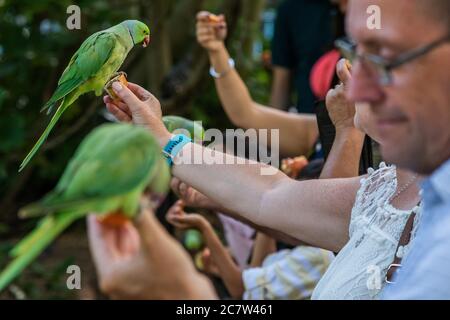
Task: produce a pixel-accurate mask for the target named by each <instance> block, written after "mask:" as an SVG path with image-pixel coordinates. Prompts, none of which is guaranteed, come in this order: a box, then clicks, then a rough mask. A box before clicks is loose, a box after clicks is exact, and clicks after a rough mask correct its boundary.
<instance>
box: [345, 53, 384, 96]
mask: <svg viewBox="0 0 450 320" xmlns="http://www.w3.org/2000/svg"><path fill="white" fill-rule="evenodd" d="M347 98H348V99H349V100H350V101H353V102H355V103H369V104H376V103H378V102H380V101H381V100H382V99H383V98H384V93H383V90H382V87H381V85H380V84H379V82H378V81H377V78H376V77H375V76H374V74H373V73H371V72H370V70H368V68H367V67H365V66H364V65H363V64H362V63H361V62H360V61H357V62H356V63H354V65H353V67H352V77H351V79H350V81H349V83H348V87H347Z"/></svg>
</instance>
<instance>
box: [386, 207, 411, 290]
mask: <svg viewBox="0 0 450 320" xmlns="http://www.w3.org/2000/svg"><path fill="white" fill-rule="evenodd" d="M415 216H416V214H415V213H414V212H412V213H411V214H410V215H409V218H408V220H407V221H406V224H405V228H404V229H403V232H402V235H401V236H400V240H399V241H398V245H397V249H395V253H394V260H393V261H392V263H391V264H390V266H389V268H388V271H387V274H386V282H387V283H392V281H391V279H392V277H393V276H394V274H395V272H396V271H397V269H398V268H400V267H401V262H402V258H401V257H398V256H397V253H398V249H399V248H400V247H404V246H406V245H408V243H409V241H410V240H411V232H412V229H413V226H414V218H415Z"/></svg>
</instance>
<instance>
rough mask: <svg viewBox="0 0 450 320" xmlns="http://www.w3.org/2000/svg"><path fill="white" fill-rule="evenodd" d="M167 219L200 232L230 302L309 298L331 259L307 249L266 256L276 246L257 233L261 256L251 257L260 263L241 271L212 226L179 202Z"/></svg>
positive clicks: (302, 247) (184, 227)
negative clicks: (189, 211) (230, 299)
mask: <svg viewBox="0 0 450 320" xmlns="http://www.w3.org/2000/svg"><path fill="white" fill-rule="evenodd" d="M166 217H167V221H169V222H170V223H172V224H173V225H174V226H175V227H177V228H180V229H190V228H196V229H198V230H199V231H200V232H201V233H202V235H203V238H204V240H205V242H206V246H207V248H208V255H210V257H209V259H210V261H211V263H212V264H213V265H214V270H217V272H218V275H219V276H220V277H221V278H222V280H223V281H224V283H225V286H226V287H227V289H228V291H229V293H230V295H231V298H233V299H244V300H254V299H258V300H260V299H267V300H268V299H296V300H298V299H309V298H310V297H311V293H312V291H313V290H314V287H315V286H316V284H317V282H318V281H319V279H320V277H321V276H322V275H323V274H324V272H325V270H326V268H327V267H328V265H329V264H330V262H331V260H332V259H333V255H332V254H331V253H330V252H327V251H325V250H321V249H318V248H312V247H306V246H299V247H297V248H295V249H292V250H288V249H285V250H282V251H279V252H276V253H275V252H272V253H271V254H270V255H268V254H267V253H268V250H267V249H268V248H267V247H269V248H270V247H272V249H273V250H275V246H274V245H275V243H274V241H273V239H271V238H270V237H267V236H265V235H264V234H261V233H259V234H258V236H257V239H256V241H255V248H254V252H253V254H254V255H258V254H259V253H260V252H261V251H263V252H264V254H262V255H258V256H257V257H255V256H254V258H256V260H259V261H257V262H256V261H255V262H253V263H252V265H251V267H250V268H246V269H245V270H243V269H242V268H240V267H239V265H237V264H236V263H235V262H234V261H233V258H232V257H231V255H230V252H229V251H228V250H227V248H226V247H225V246H224V245H223V244H222V243H221V241H220V239H219V237H218V236H217V235H216V233H215V231H214V228H213V227H212V226H211V223H210V222H209V221H208V220H207V219H206V218H205V217H203V216H202V215H200V214H198V213H186V212H185V211H184V205H183V202H182V201H181V200H180V201H178V202H177V203H176V204H174V206H172V208H170V209H169V211H168V212H167V216H166ZM287 275H290V276H289V277H287Z"/></svg>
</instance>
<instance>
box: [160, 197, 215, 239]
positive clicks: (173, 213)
mask: <svg viewBox="0 0 450 320" xmlns="http://www.w3.org/2000/svg"><path fill="white" fill-rule="evenodd" d="M166 220H167V221H168V222H169V223H170V224H172V225H173V226H175V227H176V228H179V229H198V230H199V231H200V232H202V231H203V230H204V229H205V228H207V227H211V224H210V223H209V221H208V220H206V219H205V217H203V216H202V215H200V214H198V213H186V212H185V211H184V203H183V201H182V200H178V201H177V202H175V204H174V205H173V206H172V207H171V208H170V209H169V210H168V211H167V214H166Z"/></svg>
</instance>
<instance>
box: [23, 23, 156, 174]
mask: <svg viewBox="0 0 450 320" xmlns="http://www.w3.org/2000/svg"><path fill="white" fill-rule="evenodd" d="M149 42H150V30H149V28H148V27H147V25H145V24H144V23H142V22H140V21H137V20H126V21H123V22H121V23H119V24H118V25H115V26H113V27H111V28H109V29H106V30H102V31H99V32H96V33H94V34H93V35H91V36H90V37H88V38H87V39H86V40H85V41H84V42H83V43H82V44H81V46H80V48H79V49H78V50H77V52H75V54H74V55H73V56H72V58H71V59H70V62H69V64H68V66H67V67H66V69H65V70H64V72H63V74H62V76H61V78H60V79H59V81H58V87H57V88H56V90H55V92H54V93H53V95H52V97H51V98H50V100H49V101H48V102H47V103H46V104H45V105H44V107H43V108H42V110H41V111H43V110H45V109H48V112H49V113H50V112H51V111H52V109H53V106H54V105H55V104H56V103H58V102H60V101H61V104H60V105H59V107H58V109H57V110H56V112H55V114H54V115H53V117H52V119H51V120H50V123H49V124H48V126H47V128H46V129H45V131H44V132H43V134H42V135H41V137H40V138H39V140H38V141H37V142H36V144H35V145H34V146H33V148H32V149H31V151H30V152H29V153H28V155H27V156H26V157H25V159H24V160H23V161H22V164H21V165H20V168H19V171H21V170H22V169H23V168H24V167H25V166H26V165H27V164H28V162H30V160H31V158H32V157H33V156H34V155H35V153H36V152H37V151H38V150H39V148H40V146H41V145H42V144H43V143H44V141H45V140H46V139H47V137H48V135H49V133H50V131H51V130H52V129H53V127H54V126H55V124H56V122H57V121H58V120H59V118H60V117H61V115H62V114H63V112H64V111H66V109H67V108H68V107H69V106H70V105H71V104H72V103H73V102H74V101H75V100H77V99H78V97H79V96H81V95H82V94H85V93H87V92H91V91H93V92H95V94H96V95H97V96H100V95H101V94H102V91H103V87H104V86H105V84H106V82H108V80H109V79H110V78H111V77H112V76H113V75H114V74H115V73H116V72H117V71H118V70H119V68H120V66H121V65H122V63H123V62H124V60H125V58H126V57H127V55H128V53H129V52H130V50H131V49H132V48H133V46H134V45H136V44H142V45H143V46H144V47H146V46H147V45H148V44H149Z"/></svg>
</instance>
